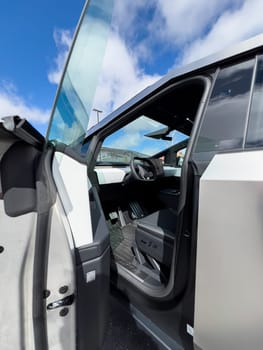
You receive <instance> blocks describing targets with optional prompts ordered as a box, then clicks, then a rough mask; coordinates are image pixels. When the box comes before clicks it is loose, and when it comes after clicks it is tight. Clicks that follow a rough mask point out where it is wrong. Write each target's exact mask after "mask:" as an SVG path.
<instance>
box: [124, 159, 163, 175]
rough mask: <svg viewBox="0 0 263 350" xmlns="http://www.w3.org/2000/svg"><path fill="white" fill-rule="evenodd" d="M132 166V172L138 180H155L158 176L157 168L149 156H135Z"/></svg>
mask: <svg viewBox="0 0 263 350" xmlns="http://www.w3.org/2000/svg"><path fill="white" fill-rule="evenodd" d="M130 166H131V174H132V175H133V177H134V178H135V179H136V180H140V181H154V180H155V179H156V178H157V170H156V168H155V165H154V163H153V162H152V161H151V160H150V159H149V158H140V157H133V158H132V159H131V163H130Z"/></svg>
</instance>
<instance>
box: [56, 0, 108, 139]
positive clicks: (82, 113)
mask: <svg viewBox="0 0 263 350" xmlns="http://www.w3.org/2000/svg"><path fill="white" fill-rule="evenodd" d="M112 5H113V3H112V1H108V0H100V1H91V2H90V4H89V6H88V10H87V13H86V15H85V17H84V19H83V21H82V24H81V27H80V30H79V33H78V36H77V39H76V41H75V44H74V48H73V51H72V54H71V57H70V59H69V63H68V66H67V70H66V74H65V76H64V79H63V82H62V86H61V90H60V92H59V95H58V97H57V101H56V108H55V111H54V115H53V121H52V127H51V130H50V134H49V138H50V139H51V138H52V139H59V140H60V141H61V142H63V143H65V144H68V145H69V144H71V143H74V142H76V141H77V140H78V139H79V138H80V137H82V138H83V136H84V135H85V132H86V129H87V126H88V122H89V115H90V110H91V107H92V101H93V98H94V94H95V90H96V86H97V81H98V77H99V73H100V69H101V64H102V60H103V56H104V51H105V47H106V43H107V35H108V31H109V27H110V22H111V9H112ZM61 123H64V124H65V125H64V131H62V130H63V128H62V124H61ZM57 124H58V125H57ZM70 128H72V129H74V130H72V131H71V132H69V131H68V129H70Z"/></svg>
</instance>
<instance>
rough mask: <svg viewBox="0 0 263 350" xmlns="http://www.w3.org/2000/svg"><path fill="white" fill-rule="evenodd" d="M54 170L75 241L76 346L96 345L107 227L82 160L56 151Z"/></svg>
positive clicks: (103, 305) (103, 304) (104, 291)
mask: <svg viewBox="0 0 263 350" xmlns="http://www.w3.org/2000/svg"><path fill="white" fill-rule="evenodd" d="M53 174H54V180H55V183H56V186H57V190H58V194H59V197H60V198H61V202H62V203H63V208H64V212H65V217H66V219H67V221H68V222H69V224H70V228H71V234H72V239H73V241H74V249H75V251H74V254H75V257H76V260H75V262H76V265H75V269H76V322H77V325H76V329H77V346H78V349H86V348H87V346H89V347H90V349H97V348H99V346H101V345H102V341H103V335H104V330H105V325H106V319H107V310H108V294H109V267H110V248H109V233H108V228H107V226H106V222H105V218H104V214H103V211H102V208H101V206H100V202H99V198H98V195H97V193H96V189H95V188H92V187H91V184H90V182H89V179H88V175H87V165H86V164H85V163H83V164H82V163H80V162H79V161H77V160H75V159H73V158H70V157H69V156H67V155H65V154H62V153H59V152H56V153H55V156H54V160H53ZM73 174H74V176H73Z"/></svg>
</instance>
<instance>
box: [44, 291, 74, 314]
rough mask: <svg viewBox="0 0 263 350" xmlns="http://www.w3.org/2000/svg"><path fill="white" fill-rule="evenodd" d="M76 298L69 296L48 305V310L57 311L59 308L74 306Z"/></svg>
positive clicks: (72, 295)
mask: <svg viewBox="0 0 263 350" xmlns="http://www.w3.org/2000/svg"><path fill="white" fill-rule="evenodd" d="M74 299H75V296H74V294H71V295H68V296H67V297H65V298H63V299H60V300H56V301H53V302H52V303H50V304H48V305H47V309H48V310H54V309H57V308H59V307H65V306H69V305H72V304H73V302H74Z"/></svg>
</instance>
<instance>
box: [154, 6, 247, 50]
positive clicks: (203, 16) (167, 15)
mask: <svg viewBox="0 0 263 350" xmlns="http://www.w3.org/2000/svg"><path fill="white" fill-rule="evenodd" d="M243 1H244V0H213V1H207V0H198V1H196V0H183V1H182V0H181V1H174V0H156V3H157V4H156V13H155V18H154V21H153V23H152V28H153V30H154V31H155V32H156V31H158V32H159V35H160V37H161V38H162V39H167V40H169V42H170V44H171V45H172V46H174V45H176V46H178V45H184V44H185V43H188V42H191V41H192V40H193V39H195V38H198V37H200V36H202V35H204V34H205V32H207V30H209V26H210V25H211V24H212V23H213V22H214V21H215V20H216V19H217V18H218V16H220V14H221V13H223V12H224V11H226V9H229V8H238V7H239V6H240V5H241V4H242V3H243Z"/></svg>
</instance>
